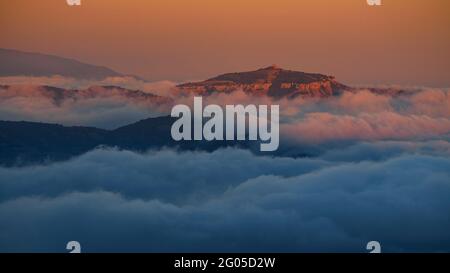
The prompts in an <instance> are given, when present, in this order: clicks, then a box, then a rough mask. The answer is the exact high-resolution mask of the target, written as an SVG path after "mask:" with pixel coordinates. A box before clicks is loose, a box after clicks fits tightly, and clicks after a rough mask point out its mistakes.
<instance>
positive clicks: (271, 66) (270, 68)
mask: <svg viewBox="0 0 450 273" xmlns="http://www.w3.org/2000/svg"><path fill="white" fill-rule="evenodd" d="M259 70H284V69H282V68H281V67H279V66H278V65H276V64H273V65H270V66H268V67H264V68H261V69H259Z"/></svg>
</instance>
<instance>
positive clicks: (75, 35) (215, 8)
mask: <svg viewBox="0 0 450 273" xmlns="http://www.w3.org/2000/svg"><path fill="white" fill-rule="evenodd" d="M449 12H450V2H449V1H448V0H430V1H422V0H383V6H381V7H370V6H368V5H367V4H366V1H365V0H341V1H335V0H278V1H269V0H215V1H211V0H189V1H186V0H151V1H147V0H128V1H108V0H95V1H93V0H82V6H81V7H70V6H68V5H67V4H66V1H65V0H40V1H28V0H14V1H11V0H0V35H1V37H2V39H1V40H0V47H1V48H11V49H18V50H23V51H29V52H40V53H46V54H53V55H58V56H63V57H68V58H74V59H77V60H80V61H83V62H87V63H93V64H99V65H105V66H108V67H110V68H112V69H114V70H116V71H119V72H123V73H127V74H136V75H139V76H142V77H144V78H146V79H148V80H173V81H180V82H181V81H187V80H198V79H205V78H209V77H212V76H215V75H217V74H221V73H225V72H232V71H246V70H254V69H256V68H260V67H265V66H267V65H270V64H273V63H276V64H278V65H279V66H281V67H283V68H287V69H292V70H299V71H307V72H319V73H324V74H330V75H335V76H336V77H337V79H339V81H341V82H344V83H348V84H359V83H360V84H402V85H425V86H437V87H448V86H450V77H449V75H450V51H449V50H448V49H449V48H450V31H449V29H448V26H449V25H450V16H449V15H450V14H449Z"/></svg>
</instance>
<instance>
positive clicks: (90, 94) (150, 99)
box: [0, 85, 173, 105]
mask: <svg viewBox="0 0 450 273" xmlns="http://www.w3.org/2000/svg"><path fill="white" fill-rule="evenodd" d="M113 96H114V97H118V98H121V99H123V100H128V101H131V102H135V103H140V104H142V103H145V104H150V105H161V104H172V103H173V100H172V99H171V98H168V97H162V96H158V95H154V94H151V93H148V92H143V91H140V90H130V89H126V88H122V87H117V86H91V87H89V88H86V89H64V88H58V87H53V86H46V85H12V86H10V85H0V100H1V99H8V98H12V97H22V98H30V99H33V98H47V99H48V100H50V101H52V102H53V103H54V104H55V105H60V104H62V103H63V102H64V101H65V100H68V99H70V100H83V99H92V98H100V99H101V98H109V97H113Z"/></svg>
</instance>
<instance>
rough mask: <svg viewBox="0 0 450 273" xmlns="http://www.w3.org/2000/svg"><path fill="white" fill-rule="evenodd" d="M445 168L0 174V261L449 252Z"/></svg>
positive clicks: (160, 164)
mask: <svg viewBox="0 0 450 273" xmlns="http://www.w3.org/2000/svg"><path fill="white" fill-rule="evenodd" d="M371 151H378V153H379V154H380V155H378V156H376V155H375V156H374V155H373V154H372V153H371ZM449 156H450V143H449V142H448V141H426V142H403V141H389V142H370V143H369V142H365V143H358V144H355V145H352V146H351V147H350V149H348V148H345V149H339V148H336V149H333V150H330V151H329V152H327V153H325V154H323V155H322V156H320V157H317V158H297V159H294V158H281V157H269V156H255V155H253V154H251V153H250V152H248V151H244V150H238V149H225V150H219V151H215V152H213V153H206V152H183V153H179V152H175V151H171V150H161V151H149V152H148V153H146V154H137V153H133V152H128V151H118V150H114V149H98V150H94V151H91V152H89V153H87V154H85V155H83V156H80V157H78V158H75V159H73V160H70V161H66V162H61V163H53V164H50V165H45V166H33V167H25V168H0V181H2V182H1V183H0V218H1V219H3V220H2V221H1V222H0V230H1V233H0V251H2V252H16V251H18V252H20V251H32V252H34V251H35V252H64V251H65V249H64V247H65V244H66V243H67V242H68V241H71V240H77V241H79V242H80V243H81V244H82V246H83V250H84V251H87V252H90V251H92V252H97V251H101V252H103V251H105V252H115V251H125V252H127V251H130V252H134V251H143V252H173V251H177V252H178V251H181V252H192V251H198V252H209V251H214V252H222V251H230V252H247V251H252V252H298V251H299V252H303V251H305V252H311V251H312V252H322V251H325V252H328V251H332V252H364V251H366V250H365V245H366V243H367V242H368V241H371V240H377V241H379V242H380V243H381V244H382V248H383V251H386V252H400V251H420V252H422V251H425V252H442V251H445V252H447V251H450V233H449V230H450V217H449V215H450V198H449V196H450V159H449ZM374 157H375V158H374Z"/></svg>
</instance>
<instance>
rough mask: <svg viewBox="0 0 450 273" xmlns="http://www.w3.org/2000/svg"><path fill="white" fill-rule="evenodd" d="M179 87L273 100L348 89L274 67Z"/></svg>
mask: <svg viewBox="0 0 450 273" xmlns="http://www.w3.org/2000/svg"><path fill="white" fill-rule="evenodd" d="M178 88H179V89H180V90H182V91H184V92H191V93H194V94H197V95H210V94H212V93H217V92H225V93H231V92H233V91H237V90H243V91H244V92H246V93H249V94H252V95H267V96H271V97H276V98H282V97H288V98H293V97H297V96H302V97H328V96H332V95H336V94H339V93H340V92H341V91H342V90H346V89H348V87H347V86H345V85H344V84H341V83H339V82H337V81H335V80H334V77H333V76H327V75H322V74H317V73H306V72H299V71H292V70H285V69H282V68H280V67H278V66H277V65H271V66H268V67H265V68H261V69H258V70H254V71H247V72H234V73H226V74H222V75H219V76H217V77H214V78H210V79H208V80H206V81H202V82H194V83H185V84H181V85H178Z"/></svg>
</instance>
